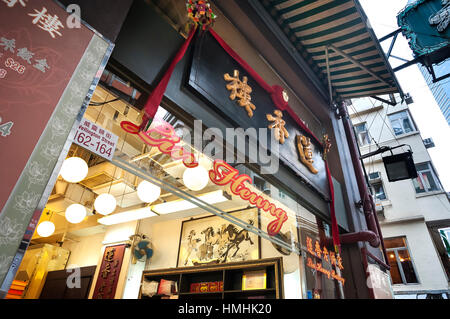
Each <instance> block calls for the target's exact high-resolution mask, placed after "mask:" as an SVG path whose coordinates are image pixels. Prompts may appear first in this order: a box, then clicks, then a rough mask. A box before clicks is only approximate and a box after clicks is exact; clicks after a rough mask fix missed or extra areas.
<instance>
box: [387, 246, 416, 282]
mask: <svg viewBox="0 0 450 319" xmlns="http://www.w3.org/2000/svg"><path fill="white" fill-rule="evenodd" d="M384 244H385V246H386V251H387V253H388V257H389V265H390V266H391V270H390V272H391V279H392V283H393V284H394V285H395V284H404V285H406V284H416V283H418V280H417V276H416V272H415V270H414V265H413V263H412V260H411V257H410V255H409V251H408V246H407V244H406V237H397V238H389V239H386V238H385V239H384Z"/></svg>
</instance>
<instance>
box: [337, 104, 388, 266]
mask: <svg viewBox="0 0 450 319" xmlns="http://www.w3.org/2000/svg"><path fill="white" fill-rule="evenodd" d="M338 109H339V114H340V115H341V119H342V124H343V126H344V130H345V135H346V137H347V142H348V147H349V150H350V156H351V158H352V164H353V168H354V171H355V175H356V182H357V184H358V190H359V195H360V197H361V201H362V208H363V211H364V216H365V219H366V224H367V228H368V230H367V231H362V232H357V233H350V234H343V235H342V236H341V237H340V238H341V241H342V243H347V244H349V243H356V242H358V241H365V242H368V243H369V244H370V245H371V246H372V247H378V246H380V244H381V246H382V250H383V255H384V258H385V261H386V262H387V261H388V259H387V253H386V249H385V247H384V242H383V237H382V234H381V228H380V224H379V222H378V218H377V215H376V211H375V203H374V201H373V198H372V196H371V195H370V193H369V189H368V188H367V184H366V180H365V177H364V173H363V169H362V165H361V162H360V156H359V149H358V146H357V143H356V139H355V135H354V132H353V125H352V123H351V121H350V118H349V115H348V111H347V107H346V105H345V102H341V103H339V107H338Z"/></svg>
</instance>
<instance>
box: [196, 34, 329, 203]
mask: <svg viewBox="0 0 450 319" xmlns="http://www.w3.org/2000/svg"><path fill="white" fill-rule="evenodd" d="M194 45H195V47H194V53H193V55H192V62H191V68H190V73H189V77H188V88H189V89H191V90H192V91H193V92H194V93H195V94H196V95H197V96H199V97H200V98H202V99H203V100H204V101H205V102H206V103H207V104H208V105H210V106H211V107H212V108H213V109H214V110H215V111H216V112H218V113H219V114H221V115H222V116H223V117H225V118H226V120H227V121H229V122H230V123H233V124H234V125H235V128H242V129H244V130H246V129H248V128H256V129H257V130H258V129H259V128H263V127H268V125H269V124H271V123H272V122H270V121H269V120H268V119H267V117H266V116H267V114H271V115H274V111H275V110H277V108H276V107H275V105H274V103H273V102H272V99H271V97H270V95H269V94H268V93H267V92H266V91H265V90H264V89H263V88H262V87H260V86H259V85H258V84H257V82H256V81H255V80H254V79H253V78H252V77H250V75H249V74H248V73H247V72H246V71H245V70H244V69H243V68H242V67H241V66H240V65H239V64H238V63H237V62H236V61H235V60H234V59H233V58H232V57H231V56H230V55H229V54H228V53H227V52H226V51H225V50H224V49H223V48H222V47H221V46H220V44H219V43H218V42H217V41H216V39H215V38H214V37H213V36H212V35H211V34H210V33H209V32H201V33H199V34H197V37H196V39H195V44H194ZM249 64H251V62H250V63H249ZM234 70H237V71H238V72H239V77H240V79H242V78H243V77H244V76H246V77H247V78H248V84H249V86H250V87H251V88H252V92H251V101H252V103H253V104H254V105H255V107H256V109H255V110H254V111H253V116H252V117H249V116H248V114H247V111H246V109H245V108H244V107H241V106H239V104H238V102H237V99H236V100H234V101H233V100H231V99H230V91H229V90H228V89H227V87H226V85H227V84H228V83H229V82H228V81H226V80H225V79H224V75H225V74H226V73H228V74H229V75H231V76H233V73H234ZM299 117H300V118H301V114H299ZM283 120H285V121H286V125H285V128H286V129H287V131H288V133H289V138H287V139H286V141H285V142H284V144H280V147H279V154H278V157H279V158H280V160H281V163H283V164H284V165H286V166H287V167H289V168H290V169H292V170H293V171H294V172H295V173H296V174H297V175H298V176H299V177H301V178H302V179H303V180H304V181H305V182H307V183H308V184H310V185H311V186H312V187H313V188H314V189H316V190H317V191H318V192H320V193H321V194H322V195H323V196H324V197H326V198H329V188H328V181H327V176H326V171H325V162H324V161H323V159H322V154H321V147H320V146H319V145H315V144H314V141H313V139H312V138H311V148H312V151H313V154H314V155H313V160H314V164H313V166H314V167H315V168H316V169H317V171H318V172H317V174H313V173H312V172H311V171H310V170H309V169H308V168H307V167H306V166H305V165H304V164H303V163H302V162H301V161H300V156H299V151H298V149H297V135H301V136H302V135H303V136H308V135H307V133H306V132H304V131H302V130H301V129H300V127H299V125H298V124H297V123H296V122H295V121H294V120H293V119H292V118H291V117H290V116H289V114H288V112H287V111H284V112H283ZM267 141H270V131H268V137H267ZM269 148H271V147H270V145H269ZM271 151H274V150H272V149H271ZM274 153H276V152H274Z"/></svg>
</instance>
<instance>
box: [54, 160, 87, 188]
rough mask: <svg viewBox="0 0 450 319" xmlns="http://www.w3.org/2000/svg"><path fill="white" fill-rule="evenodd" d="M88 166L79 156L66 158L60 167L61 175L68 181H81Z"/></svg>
mask: <svg viewBox="0 0 450 319" xmlns="http://www.w3.org/2000/svg"><path fill="white" fill-rule="evenodd" d="M88 171H89V167H88V165H87V164H86V162H85V161H84V160H83V159H82V158H80V157H70V158H67V159H66V160H65V161H64V163H63V165H62V167H61V172H60V173H61V176H62V178H64V180H66V181H68V182H69V183H78V182H81V181H82V180H83V179H85V177H86V176H87V174H88Z"/></svg>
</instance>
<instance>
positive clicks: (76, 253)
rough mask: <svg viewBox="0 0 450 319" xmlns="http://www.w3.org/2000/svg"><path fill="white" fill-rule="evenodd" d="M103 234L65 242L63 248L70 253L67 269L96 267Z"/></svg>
mask: <svg viewBox="0 0 450 319" xmlns="http://www.w3.org/2000/svg"><path fill="white" fill-rule="evenodd" d="M104 236H105V234H104V233H100V234H96V235H93V236H88V237H80V238H79V239H78V240H77V241H71V240H66V241H65V242H64V244H63V246H62V247H63V248H64V249H67V250H69V251H70V256H69V261H68V262H67V268H73V267H76V266H78V267H86V266H94V265H97V262H98V259H99V258H100V253H101V251H102V247H103V244H102V241H103V238H104Z"/></svg>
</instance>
